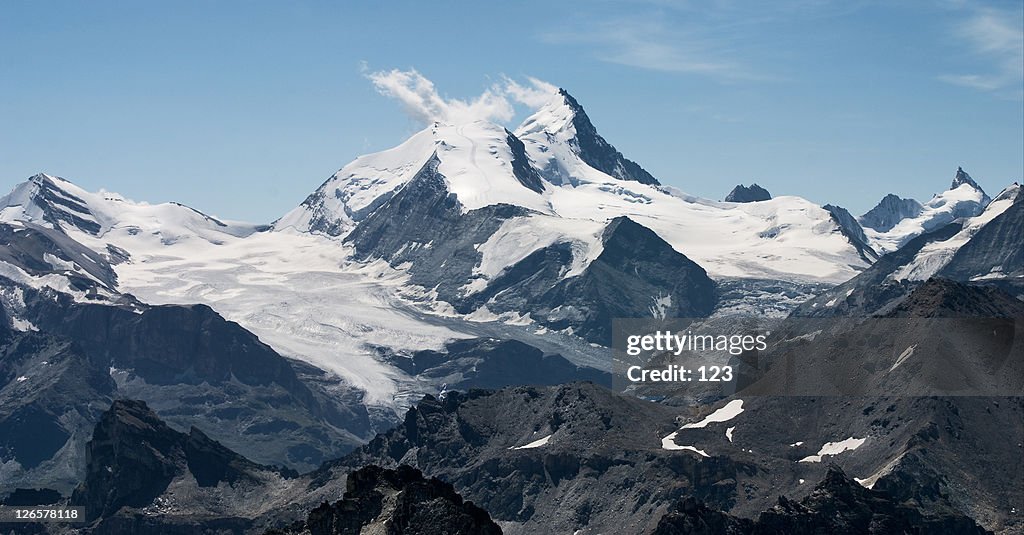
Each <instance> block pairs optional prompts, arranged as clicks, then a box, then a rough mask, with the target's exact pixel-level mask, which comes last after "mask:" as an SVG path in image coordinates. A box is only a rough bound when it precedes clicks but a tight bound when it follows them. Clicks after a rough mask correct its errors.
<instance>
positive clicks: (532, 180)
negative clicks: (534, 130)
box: [505, 130, 544, 193]
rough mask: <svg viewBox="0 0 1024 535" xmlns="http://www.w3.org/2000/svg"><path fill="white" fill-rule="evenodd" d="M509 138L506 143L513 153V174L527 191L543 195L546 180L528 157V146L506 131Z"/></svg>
mask: <svg viewBox="0 0 1024 535" xmlns="http://www.w3.org/2000/svg"><path fill="white" fill-rule="evenodd" d="M505 134H506V135H507V137H506V138H505V142H506V143H508V148H509V149H510V150H511V151H512V174H514V175H515V177H516V179H518V180H519V183H520V184H522V185H523V186H526V188H527V189H529V190H532V191H536V192H537V193H541V192H543V191H544V179H543V178H541V176H540V173H538V172H537V169H536V168H534V167H533V165H532V164H531V163H530V157H529V156H527V155H526V145H523V142H522V141H520V140H519V138H517V137H516V136H514V135H513V134H512V132H509V131H508V130H505Z"/></svg>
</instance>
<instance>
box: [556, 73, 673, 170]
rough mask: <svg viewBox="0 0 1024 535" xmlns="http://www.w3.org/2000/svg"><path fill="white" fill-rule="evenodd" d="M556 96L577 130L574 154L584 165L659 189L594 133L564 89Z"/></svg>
mask: <svg viewBox="0 0 1024 535" xmlns="http://www.w3.org/2000/svg"><path fill="white" fill-rule="evenodd" d="M558 93H559V94H560V95H562V97H563V98H565V102H566V104H567V105H568V106H569V108H571V109H572V111H573V119H572V125H573V127H575V128H576V144H577V146H576V149H577V151H576V153H577V154H578V155H579V157H580V158H581V159H582V160H583V161H584V162H586V164H587V165H589V166H591V167H593V168H594V169H597V170H598V171H601V172H603V173H606V174H608V175H611V176H613V177H615V178H618V179H620V180H632V181H635V182H639V183H641V184H653V185H658V184H659V182H658V180H657V179H656V178H654V177H653V176H651V174H650V173H648V172H647V171H645V170H644V168H643V167H640V165H639V164H637V163H636V162H634V161H632V160H629V159H627V158H626V157H625V156H623V155H622V153H621V152H619V151H618V150H616V149H615V147H613V146H612V145H611V144H610V143H608V142H607V141H605V140H604V138H603V137H601V134H598V133H597V128H595V127H594V125H593V123H591V122H590V118H589V117H587V113H586V112H585V111H583V106H580V103H579V102H576V99H574V98H573V97H572V95H570V94H569V93H568V92H567V91H565V90H564V89H559V90H558Z"/></svg>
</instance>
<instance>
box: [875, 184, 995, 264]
mask: <svg viewBox="0 0 1024 535" xmlns="http://www.w3.org/2000/svg"><path fill="white" fill-rule="evenodd" d="M890 197H892V199H890ZM989 201H990V199H989V196H988V195H987V194H986V193H985V191H984V190H983V189H981V186H979V185H978V183H977V182H975V181H974V179H972V178H971V176H970V175H968V174H967V173H966V172H964V170H963V169H962V168H959V167H958V168H957V170H956V176H954V177H953V183H952V184H951V185H950V188H949V189H948V190H946V191H944V192H942V193H937V194H935V196H933V197H932V198H931V199H930V200H929V201H928V202H926V203H924V204H923V205H921V207H920V209H915V207H914V204H916V201H913V200H912V199H899V198H898V197H896V196H895V195H889V196H886V197H885V198H884V199H882V202H880V203H879V204H878V206H876V207H875V208H873V209H872V210H871V211H869V212H868V213H866V214H864V215H863V216H861V217H860V221H861V224H862V225H864V226H865V229H864V232H865V234H866V235H867V237H868V241H869V243H870V244H871V246H872V247H874V248H875V249H876V250H877V251H879V252H881V253H888V252H891V251H895V250H896V249H899V248H900V247H902V246H903V245H904V244H906V243H907V242H908V241H910V240H911V239H913V238H914V237H916V236H920V235H921V234H923V233H925V232H929V231H932V230H935V229H938V228H940V227H943V226H945V225H948V224H949V223H952V222H953V221H954V220H956V219H959V218H961V217H974V216H977V215H978V214H980V213H981V212H982V210H984V209H985V206H987V205H988V203H989Z"/></svg>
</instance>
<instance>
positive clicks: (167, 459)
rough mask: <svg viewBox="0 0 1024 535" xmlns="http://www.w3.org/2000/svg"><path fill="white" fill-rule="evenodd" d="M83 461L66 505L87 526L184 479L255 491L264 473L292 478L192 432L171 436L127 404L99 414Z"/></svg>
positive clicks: (149, 414)
mask: <svg viewBox="0 0 1024 535" xmlns="http://www.w3.org/2000/svg"><path fill="white" fill-rule="evenodd" d="M86 460H87V471H86V476H85V481H83V482H82V484H81V485H80V486H79V487H78V488H77V489H75V492H74V494H73V495H72V497H71V503H72V504H74V505H82V506H84V507H85V508H86V517H87V519H88V520H94V519H97V518H100V517H109V516H113V515H114V514H115V513H117V512H118V511H119V510H121V508H123V507H128V508H143V507H146V506H149V505H151V504H152V503H153V502H154V500H155V499H156V498H157V497H158V496H160V495H161V494H163V493H164V492H165V491H166V490H167V488H168V486H169V485H170V484H171V482H172V481H173V480H175V479H176V478H180V477H182V476H183V475H185V474H186V473H187V474H188V475H189V476H191V478H193V479H194V480H195V483H196V484H197V485H198V486H199V487H216V486H217V485H218V484H220V483H222V482H223V483H226V484H228V485H235V484H239V483H242V482H247V483H249V484H254V485H255V484H259V483H261V482H262V480H263V479H264V477H265V475H266V473H278V474H280V475H287V476H290V477H294V476H296V475H297V474H295V473H294V472H281V470H280V469H277V468H274V467H267V466H261V465H258V464H256V463H253V462H251V461H249V460H248V459H246V458H244V457H242V456H241V455H238V454H237V453H235V452H233V451H231V450H229V449H227V448H225V447H224V446H222V445H221V444H219V443H218V442H216V441H214V440H211V439H210V438H209V437H207V436H206V435H205V434H204V433H203V432H202V431H200V430H198V429H196V428H195V427H193V428H192V429H191V430H190V431H189V432H188V434H185V433H180V432H178V431H175V430H174V429H171V428H170V427H168V426H167V424H165V423H164V422H163V421H161V420H160V419H159V418H158V417H157V415H156V413H154V412H153V411H152V410H150V409H149V407H147V406H146V404H145V403H143V402H141V401H133V400H117V401H115V402H114V403H113V405H111V407H110V410H109V411H107V412H106V413H104V414H103V417H102V418H101V419H100V422H99V423H98V424H96V430H95V431H94V432H93V438H92V440H90V441H89V444H88V449H87V452H86Z"/></svg>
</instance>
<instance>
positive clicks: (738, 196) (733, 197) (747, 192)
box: [725, 183, 772, 202]
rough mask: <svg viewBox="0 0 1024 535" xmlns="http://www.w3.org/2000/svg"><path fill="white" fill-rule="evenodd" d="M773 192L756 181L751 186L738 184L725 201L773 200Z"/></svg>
mask: <svg viewBox="0 0 1024 535" xmlns="http://www.w3.org/2000/svg"><path fill="white" fill-rule="evenodd" d="M771 198H772V194H771V193H768V190H766V189H764V188H762V187H761V186H758V185H757V184H756V183H755V184H751V185H749V186H744V185H743V184H738V185H737V186H736V187H735V188H733V189H732V191H730V192H729V194H728V195H726V196H725V202H758V201H768V200H771Z"/></svg>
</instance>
